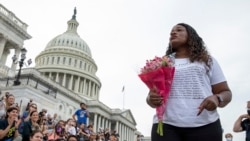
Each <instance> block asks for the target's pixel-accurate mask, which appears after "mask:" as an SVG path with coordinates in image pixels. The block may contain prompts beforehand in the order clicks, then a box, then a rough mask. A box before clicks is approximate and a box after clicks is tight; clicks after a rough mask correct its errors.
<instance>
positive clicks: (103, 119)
mask: <svg viewBox="0 0 250 141" xmlns="http://www.w3.org/2000/svg"><path fill="white" fill-rule="evenodd" d="M104 121H105V118H104V117H102V125H101V127H102V128H103V127H104V126H105V125H104V124H105V123H104Z"/></svg>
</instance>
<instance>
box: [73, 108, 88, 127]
mask: <svg viewBox="0 0 250 141" xmlns="http://www.w3.org/2000/svg"><path fill="white" fill-rule="evenodd" d="M76 117H77V119H76ZM88 117H89V111H88V110H87V105H86V104H85V103H80V109H78V110H76V112H75V113H74V114H73V116H72V118H73V119H74V120H75V121H76V122H77V125H78V126H79V125H81V124H82V123H83V124H84V125H87V119H88Z"/></svg>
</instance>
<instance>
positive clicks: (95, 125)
mask: <svg viewBox="0 0 250 141" xmlns="http://www.w3.org/2000/svg"><path fill="white" fill-rule="evenodd" d="M96 123H97V114H96V113H95V115H94V123H93V124H94V129H95V130H96V128H97V124H96Z"/></svg>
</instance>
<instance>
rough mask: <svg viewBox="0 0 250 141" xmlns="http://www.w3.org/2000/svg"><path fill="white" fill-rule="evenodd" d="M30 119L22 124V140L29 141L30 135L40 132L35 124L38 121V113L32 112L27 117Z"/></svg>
mask: <svg viewBox="0 0 250 141" xmlns="http://www.w3.org/2000/svg"><path fill="white" fill-rule="evenodd" d="M29 117H30V119H29V120H28V121H25V122H24V124H23V131H22V138H23V139H22V140H23V141H27V140H29V136H30V134H31V133H32V132H33V131H35V130H40V128H39V125H38V123H37V121H38V118H39V116H38V112H37V111H32V112H31V113H30V115H29Z"/></svg>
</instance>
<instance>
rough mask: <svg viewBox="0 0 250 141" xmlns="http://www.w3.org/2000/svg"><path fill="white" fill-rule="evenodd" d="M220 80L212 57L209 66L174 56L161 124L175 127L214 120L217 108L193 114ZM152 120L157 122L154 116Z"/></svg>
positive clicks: (221, 74) (221, 78)
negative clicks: (169, 87)
mask: <svg viewBox="0 0 250 141" xmlns="http://www.w3.org/2000/svg"><path fill="white" fill-rule="evenodd" d="M224 81H226V79H225V77H224V74H223V72H222V70H221V68H220V66H219V64H218V63H217V61H216V60H215V59H214V58H212V64H211V68H210V69H209V68H208V67H207V66H206V65H205V64H204V63H198V62H193V63H191V62H190V60H189V59H188V58H184V59H175V73H174V79H173V83H172V87H171V91H170V94H169V98H168V100H167V105H166V110H165V114H164V116H163V123H167V124H170V125H173V126H177V127H199V126H203V125H206V124H209V123H212V122H214V121H216V120H217V119H218V118H219V115H218V112H217V110H214V111H207V110H206V109H204V110H203V111H202V113H201V114H200V115H199V116H197V113H198V111H199V109H198V107H199V105H200V104H201V102H202V101H203V100H204V99H205V98H206V97H208V96H210V95H212V94H213V93H212V88H211V85H214V84H218V83H220V82H224ZM153 122H154V123H157V122H158V118H157V116H156V115H155V116H154V120H153Z"/></svg>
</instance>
